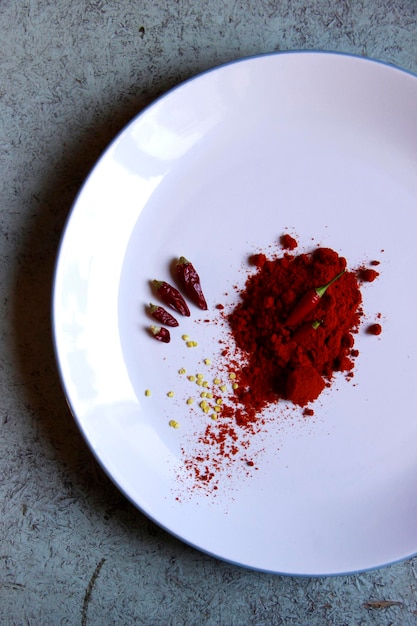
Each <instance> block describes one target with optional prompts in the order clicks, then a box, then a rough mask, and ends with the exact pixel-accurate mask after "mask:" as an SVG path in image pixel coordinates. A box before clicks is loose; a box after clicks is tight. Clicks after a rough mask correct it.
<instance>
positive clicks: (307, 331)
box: [291, 320, 321, 343]
mask: <svg viewBox="0 0 417 626" xmlns="http://www.w3.org/2000/svg"><path fill="white" fill-rule="evenodd" d="M320 324H321V320H315V321H314V322H306V323H305V324H301V326H299V327H298V328H297V329H296V330H295V331H294V332H293V334H292V335H291V339H294V341H296V342H297V343H302V342H303V340H304V339H308V338H309V337H310V335H311V333H314V332H315V331H316V330H317V328H318V327H319V326H320Z"/></svg>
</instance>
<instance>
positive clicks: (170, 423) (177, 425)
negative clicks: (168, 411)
mask: <svg viewBox="0 0 417 626" xmlns="http://www.w3.org/2000/svg"><path fill="white" fill-rule="evenodd" d="M168 424H169V426H171V428H179V427H180V425H179V423H178V422H176V421H175V420H169V422H168Z"/></svg>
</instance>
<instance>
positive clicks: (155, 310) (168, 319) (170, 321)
mask: <svg viewBox="0 0 417 626" xmlns="http://www.w3.org/2000/svg"><path fill="white" fill-rule="evenodd" d="M149 313H150V314H151V315H152V317H153V318H154V319H156V320H157V321H158V322H161V324H165V326H171V327H174V326H178V325H179V324H178V322H177V320H176V319H175V317H174V316H173V315H171V313H170V312H169V311H167V310H166V309H164V307H162V306H158V305H156V304H152V302H150V303H149Z"/></svg>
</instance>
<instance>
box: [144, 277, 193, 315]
mask: <svg viewBox="0 0 417 626" xmlns="http://www.w3.org/2000/svg"><path fill="white" fill-rule="evenodd" d="M152 285H153V287H154V289H155V291H156V292H157V293H158V295H159V297H160V298H161V300H163V302H165V304H167V305H168V306H170V307H171V308H172V309H174V311H177V313H180V314H181V315H185V316H186V317H189V316H190V309H189V308H188V305H187V303H186V301H185V300H184V298H183V297H182V295H181V294H180V292H179V291H178V289H176V288H175V287H173V286H172V285H170V284H169V283H167V282H165V281H164V280H153V281H152Z"/></svg>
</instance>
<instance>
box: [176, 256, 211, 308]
mask: <svg viewBox="0 0 417 626" xmlns="http://www.w3.org/2000/svg"><path fill="white" fill-rule="evenodd" d="M177 276H178V279H179V281H180V282H181V284H182V285H183V287H184V289H185V292H186V294H187V295H188V297H189V298H190V299H191V300H192V301H193V302H195V304H196V305H197V306H199V307H200V309H204V311H206V310H207V308H208V307H207V302H206V299H205V297H204V294H203V290H202V288H201V283H200V277H199V275H198V274H197V272H196V271H195V268H194V266H193V264H192V263H191V262H190V261H188V260H187V259H186V258H185V257H183V256H182V257H180V259H179V261H178V263H177Z"/></svg>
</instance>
